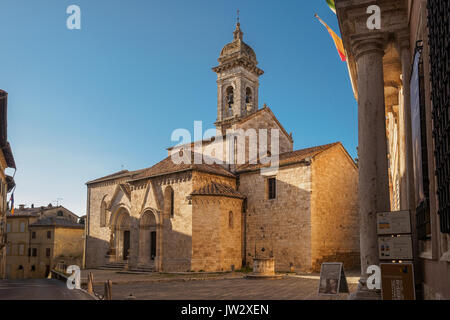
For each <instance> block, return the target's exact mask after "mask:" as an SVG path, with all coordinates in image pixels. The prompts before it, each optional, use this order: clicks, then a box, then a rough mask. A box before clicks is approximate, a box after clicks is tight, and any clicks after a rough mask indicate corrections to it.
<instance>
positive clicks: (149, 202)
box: [85, 23, 359, 272]
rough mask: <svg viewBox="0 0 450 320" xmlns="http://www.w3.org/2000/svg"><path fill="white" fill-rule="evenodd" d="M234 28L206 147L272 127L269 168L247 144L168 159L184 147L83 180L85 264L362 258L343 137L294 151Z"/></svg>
mask: <svg viewBox="0 0 450 320" xmlns="http://www.w3.org/2000/svg"><path fill="white" fill-rule="evenodd" d="M233 35H234V37H233V38H234V39H233V41H232V42H231V43H229V44H227V45H226V46H225V47H224V48H223V49H222V51H221V54H220V57H219V59H218V61H219V65H218V66H217V67H215V68H213V71H214V72H215V73H217V77H218V78H217V86H218V91H217V93H218V101H217V122H216V123H215V126H216V128H217V136H216V137H215V138H212V139H210V140H208V141H203V146H202V148H207V147H208V146H210V145H214V144H216V145H217V144H220V145H219V146H220V148H224V146H223V145H225V143H223V142H222V141H221V140H220V139H217V138H218V137H221V136H224V135H225V133H226V132H228V131H231V132H238V131H239V130H247V131H248V130H251V129H253V130H254V131H256V130H261V129H267V130H277V132H279V133H278V135H277V142H278V150H277V154H276V155H277V156H278V157H277V158H278V167H277V169H275V170H271V169H270V168H269V170H262V169H264V168H265V167H267V165H265V164H263V163H262V162H260V163H258V162H254V161H250V160H251V156H250V153H252V152H251V149H250V148H245V152H246V156H245V161H244V163H239V164H237V163H234V164H230V163H227V162H225V163H226V164H224V163H212V164H207V163H204V162H202V163H195V164H192V163H188V162H186V163H175V162H174V161H173V157H172V156H173V155H174V154H183V152H185V151H187V149H189V147H191V146H194V144H195V143H192V144H188V145H187V146H186V145H185V146H182V147H179V146H177V147H174V148H169V149H168V150H169V154H168V157H167V158H166V159H164V160H162V161H161V162H159V163H157V164H155V165H154V166H152V167H150V168H146V169H142V170H137V171H126V170H123V171H120V172H117V173H114V174H111V175H109V176H106V177H102V178H98V179H96V180H93V181H90V182H87V189H88V192H87V204H88V207H87V223H86V242H85V264H86V265H85V267H87V268H95V267H100V266H104V265H109V266H116V267H126V268H129V269H132V270H148V271H166V272H187V271H229V270H233V269H235V270H238V269H240V268H242V267H243V266H252V263H253V259H254V258H255V257H256V258H269V257H270V258H273V259H275V267H276V270H277V271H301V272H310V271H317V270H318V269H319V268H320V265H321V263H322V262H324V261H327V262H329V261H341V262H344V264H345V267H346V268H352V267H355V266H357V265H358V264H359V224H358V220H359V219H358V210H357V185H358V169H357V166H356V164H355V162H354V161H353V159H352V158H351V157H350V155H349V154H348V153H347V151H346V150H345V149H344V147H343V145H342V144H341V143H339V142H337V143H331V144H328V145H323V146H317V147H311V148H307V149H302V150H296V151H294V150H293V138H292V135H291V134H288V133H287V131H286V130H285V129H284V128H283V126H282V125H281V124H280V122H279V121H278V120H277V118H276V117H275V115H274V113H273V112H272V111H271V109H270V108H269V107H267V106H266V105H264V107H263V108H259V104H258V88H259V77H260V76H261V75H262V74H263V73H264V72H263V71H262V70H261V69H260V68H258V67H257V65H258V62H257V59H256V54H255V52H254V51H253V49H252V48H251V47H250V46H249V45H247V44H246V43H245V42H244V41H243V32H242V31H241V28H240V24H239V23H238V24H237V25H236V30H235V31H234V33H233ZM271 132H272V131H271ZM246 138H247V139H244V143H246V142H248V141H249V140H248V138H249V137H246ZM259 138H261V137H259ZM268 140H270V141H272V143H273V141H274V140H273V139H272V140H271V138H270V137H268ZM259 141H260V140H259ZM241 142H242V141H241ZM241 142H239V143H241ZM222 144H223V145H222ZM246 146H247V144H246ZM183 148H186V149H183ZM269 149H270V148H268V150H269ZM270 150H272V149H270ZM202 151H204V149H202ZM267 154H270V151H268V153H267ZM272 156H273V154H272ZM257 157H258V156H257Z"/></svg>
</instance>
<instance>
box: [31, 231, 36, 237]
mask: <svg viewBox="0 0 450 320" xmlns="http://www.w3.org/2000/svg"><path fill="white" fill-rule="evenodd" d="M31 239H36V232H34V231H33V232H32V233H31Z"/></svg>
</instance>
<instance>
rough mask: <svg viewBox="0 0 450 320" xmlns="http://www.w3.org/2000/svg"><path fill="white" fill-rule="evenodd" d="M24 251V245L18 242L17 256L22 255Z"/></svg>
mask: <svg viewBox="0 0 450 320" xmlns="http://www.w3.org/2000/svg"><path fill="white" fill-rule="evenodd" d="M24 253H25V245H24V244H19V256H23V255H24Z"/></svg>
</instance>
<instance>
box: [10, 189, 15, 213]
mask: <svg viewBox="0 0 450 320" xmlns="http://www.w3.org/2000/svg"><path fill="white" fill-rule="evenodd" d="M9 201H11V214H14V192H13V193H11V198H10V199H9Z"/></svg>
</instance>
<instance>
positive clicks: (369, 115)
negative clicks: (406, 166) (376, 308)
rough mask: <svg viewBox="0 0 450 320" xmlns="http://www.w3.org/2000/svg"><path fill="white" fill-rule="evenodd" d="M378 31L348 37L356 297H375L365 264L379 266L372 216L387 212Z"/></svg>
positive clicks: (382, 43)
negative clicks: (354, 108) (352, 75)
mask: <svg viewBox="0 0 450 320" xmlns="http://www.w3.org/2000/svg"><path fill="white" fill-rule="evenodd" d="M385 44H386V38H385V36H384V35H383V34H382V33H373V32H371V33H369V34H359V35H356V36H353V37H352V49H353V52H354V55H355V60H356V66H357V74H358V79H357V82H358V139H359V145H358V154H359V162H358V164H359V189H358V204H359V214H360V236H361V239H360V245H361V279H360V285H359V287H358V292H357V293H356V297H355V298H356V299H376V298H379V293H378V294H377V293H374V292H369V291H368V290H367V286H366V280H367V274H366V270H367V267H368V266H370V265H379V259H378V239H377V226H376V215H377V212H381V211H389V210H390V204H389V178H388V159H387V143H386V142H387V139H386V119H385V98H384V76H383V56H384V46H385Z"/></svg>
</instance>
